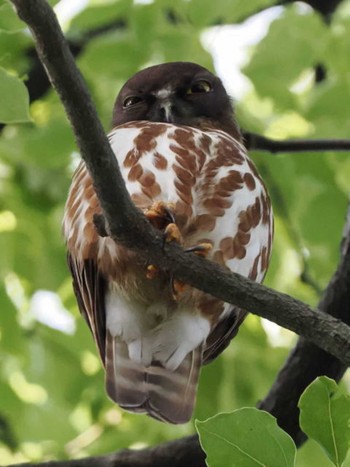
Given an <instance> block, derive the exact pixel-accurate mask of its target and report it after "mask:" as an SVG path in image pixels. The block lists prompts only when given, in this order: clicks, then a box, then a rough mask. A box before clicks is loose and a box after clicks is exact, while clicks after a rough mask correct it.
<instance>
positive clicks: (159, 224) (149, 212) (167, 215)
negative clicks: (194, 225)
mask: <svg viewBox="0 0 350 467" xmlns="http://www.w3.org/2000/svg"><path fill="white" fill-rule="evenodd" d="M174 208H175V206H174V204H173V203H165V202H164V201H156V202H155V203H153V204H152V206H151V207H149V208H148V209H146V210H145V212H144V214H145V216H146V217H147V219H148V220H149V221H150V223H151V224H152V225H153V227H155V228H156V229H158V230H164V229H165V228H166V227H167V225H168V224H172V223H175V217H174V214H173V211H174Z"/></svg>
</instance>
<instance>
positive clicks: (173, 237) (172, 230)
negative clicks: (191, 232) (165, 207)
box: [164, 222, 182, 243]
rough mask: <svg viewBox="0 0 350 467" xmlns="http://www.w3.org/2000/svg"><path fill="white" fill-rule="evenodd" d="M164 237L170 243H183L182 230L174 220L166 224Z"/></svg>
mask: <svg viewBox="0 0 350 467" xmlns="http://www.w3.org/2000/svg"><path fill="white" fill-rule="evenodd" d="M164 239H165V241H166V243H170V242H178V243H181V239H182V237H181V233H180V230H179V228H178V226H177V225H176V224H174V223H173V222H171V223H170V224H168V225H167V226H166V228H165V230H164Z"/></svg>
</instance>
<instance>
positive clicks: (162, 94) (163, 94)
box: [154, 88, 172, 99]
mask: <svg viewBox="0 0 350 467" xmlns="http://www.w3.org/2000/svg"><path fill="white" fill-rule="evenodd" d="M171 94H172V91H171V89H169V88H165V89H161V90H160V91H157V92H155V93H154V95H155V96H156V97H157V99H168V97H169V96H170V95H171Z"/></svg>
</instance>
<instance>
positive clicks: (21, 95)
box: [0, 68, 30, 123]
mask: <svg viewBox="0 0 350 467" xmlns="http://www.w3.org/2000/svg"><path fill="white" fill-rule="evenodd" d="M0 99H1V106H0V122H2V123H18V122H28V121H30V116H29V97H28V92H27V89H26V87H25V85H24V84H23V82H22V81H21V80H20V79H18V78H17V77H16V76H12V75H10V74H9V73H7V71H6V70H5V69H4V68H0Z"/></svg>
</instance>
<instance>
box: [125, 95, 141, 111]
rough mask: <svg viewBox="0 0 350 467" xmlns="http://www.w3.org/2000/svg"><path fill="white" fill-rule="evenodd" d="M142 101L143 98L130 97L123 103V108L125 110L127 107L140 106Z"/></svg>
mask: <svg viewBox="0 0 350 467" xmlns="http://www.w3.org/2000/svg"><path fill="white" fill-rule="evenodd" d="M141 101H142V98H141V97H139V96H129V97H127V98H126V99H125V101H124V103H123V107H124V109H125V108H126V107H131V106H132V105H135V104H138V103H139V102H141Z"/></svg>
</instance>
